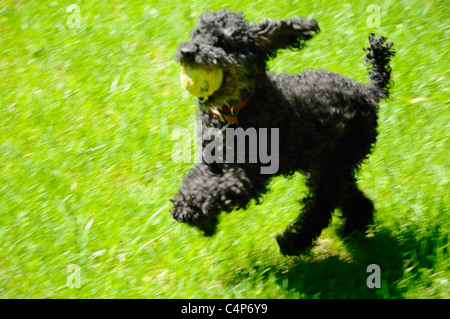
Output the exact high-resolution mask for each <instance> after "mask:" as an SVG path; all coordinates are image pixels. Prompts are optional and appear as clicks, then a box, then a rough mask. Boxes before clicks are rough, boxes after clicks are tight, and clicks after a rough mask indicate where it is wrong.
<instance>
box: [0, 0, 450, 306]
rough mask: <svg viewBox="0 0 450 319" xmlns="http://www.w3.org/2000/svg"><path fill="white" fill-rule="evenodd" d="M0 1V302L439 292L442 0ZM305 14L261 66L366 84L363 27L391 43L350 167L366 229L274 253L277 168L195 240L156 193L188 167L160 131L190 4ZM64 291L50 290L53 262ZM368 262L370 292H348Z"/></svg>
mask: <svg viewBox="0 0 450 319" xmlns="http://www.w3.org/2000/svg"><path fill="white" fill-rule="evenodd" d="M72 3H73V1H58V0H54V1H45V2H44V1H40V2H39V4H38V3H37V2H35V1H0V78H1V81H0V123H1V125H0V243H1V244H0V298H449V297H450V293H449V291H450V289H449V288H450V284H449V265H450V262H449V252H448V250H449V247H448V237H449V232H450V225H449V217H450V216H449V207H450V199H449V193H448V190H449V189H450V182H449V160H448V153H449V151H450V141H449V132H450V127H449V123H450V110H449V107H450V106H449V102H450V96H449V90H448V88H449V80H448V79H449V69H450V63H449V60H448V51H449V49H450V48H449V28H448V23H447V22H448V17H447V13H448V9H449V2H448V1H445V0H444V1H425V0H423V1H407V0H402V1H383V2H379V4H380V8H381V27H380V28H378V29H375V28H369V27H368V26H367V23H366V20H367V18H368V16H369V15H370V13H368V12H367V11H366V8H367V6H368V5H369V4H371V3H372V2H371V1H352V2H346V3H341V2H336V4H330V1H325V0H321V1H314V2H312V1H311V2H305V1H281V0H277V1H267V0H265V1H254V0H252V1H247V0H245V1H242V0H241V1H227V2H221V1H199V2H180V1H171V0H165V1H154V0H151V1H131V0H130V1H124V2H121V1H104V0H103V1H89V2H88V1H85V2H82V1H79V2H77V4H78V5H79V7H80V10H81V11H80V13H81V26H80V28H69V27H68V26H67V19H68V18H69V17H70V15H71V14H72V13H71V12H66V8H67V7H68V6H69V5H70V4H72ZM223 6H226V7H227V8H229V9H231V10H244V11H245V13H246V16H247V17H248V19H249V20H250V21H260V20H262V18H263V17H272V18H277V19H281V18H287V17H291V16H294V15H303V16H314V17H315V18H316V19H317V20H318V22H319V24H320V26H321V28H322V32H321V34H319V35H318V36H316V37H315V38H314V39H313V40H311V41H310V42H309V43H308V46H307V47H306V48H305V49H304V50H303V51H301V52H283V53H280V54H279V56H278V57H277V58H276V59H275V60H273V61H271V63H270V68H271V70H273V71H276V72H289V73H294V72H299V71H301V70H302V69H303V68H306V67H308V68H318V67H321V68H327V69H331V70H332V71H334V72H338V73H342V74H344V75H346V76H348V77H351V78H354V79H355V80H358V81H363V82H366V81H367V77H366V74H365V70H366V68H365V66H364V65H363V63H362V59H363V55H364V52H363V50H362V48H363V47H364V46H366V45H367V35H368V33H370V32H375V33H376V34H378V35H387V36H389V39H390V40H392V41H393V42H394V43H395V48H396V50H397V56H396V57H395V59H394V61H393V63H392V67H393V80H394V83H395V86H394V88H393V89H392V100H389V101H386V102H383V103H382V105H381V110H380V128H379V131H380V135H379V139H378V143H377V146H376V148H375V151H374V153H373V154H372V155H371V156H370V158H369V160H368V161H367V162H366V163H365V165H364V167H363V169H362V171H361V173H360V185H361V188H362V189H364V190H365V192H366V193H367V194H368V196H370V197H371V198H373V199H374V201H375V205H376V208H377V213H376V218H375V224H374V227H373V230H372V231H371V233H370V234H369V235H368V236H366V237H363V236H356V235H355V236H352V237H350V238H346V239H343V238H341V237H340V236H339V231H338V229H339V226H340V225H341V223H342V222H341V221H340V219H339V218H338V212H337V213H336V216H335V218H334V219H333V220H334V222H333V224H332V225H331V227H330V228H328V229H326V230H325V231H324V232H323V234H322V236H321V238H320V240H319V243H318V245H317V246H316V247H315V248H314V249H313V250H312V251H310V252H309V253H307V254H305V255H303V256H301V257H299V258H286V257H283V256H281V255H280V254H279V250H278V247H277V245H276V242H275V240H274V235H275V234H277V233H279V232H281V231H283V230H284V228H285V226H286V225H287V224H288V223H289V222H290V221H292V219H293V218H295V216H296V214H297V213H298V210H299V206H298V199H300V196H301V194H302V192H303V191H304V190H305V189H304V187H303V184H302V177H301V176H300V175H295V176H294V177H292V178H291V179H282V178H277V179H275V180H273V182H272V184H271V186H272V187H271V191H270V192H269V193H268V194H267V196H266V197H265V201H264V203H263V204H262V205H260V206H256V205H252V206H251V207H250V208H249V209H248V210H245V211H244V210H242V211H235V212H233V213H231V214H228V215H225V216H222V218H221V224H220V229H219V232H218V233H217V235H216V236H214V237H212V238H204V237H202V236H201V234H200V232H198V231H197V230H195V229H192V228H190V227H188V226H186V225H182V224H179V223H176V222H175V221H174V220H173V219H172V217H171V215H170V213H169V211H170V208H171V204H170V202H169V200H170V199H171V198H172V197H173V196H174V194H175V193H176V191H177V189H178V187H179V185H180V180H181V178H182V176H183V175H184V174H185V172H186V171H187V170H188V169H189V166H190V164H177V163H174V161H173V160H172V157H171V151H172V147H173V145H175V144H176V143H177V141H174V140H171V134H172V132H173V131H174V130H175V129H177V128H178V129H179V128H186V129H189V130H190V131H191V132H193V124H192V122H193V114H194V112H195V111H194V107H193V99H192V97H191V96H189V95H188V94H187V93H186V92H183V91H182V89H181V87H180V83H179V69H178V67H177V66H176V65H175V63H174V59H173V56H174V52H175V49H176V46H177V44H178V43H180V42H183V41H187V40H188V39H189V30H190V29H191V28H192V27H193V26H194V25H195V23H196V21H197V19H198V17H199V15H200V14H201V13H202V12H203V11H204V10H206V9H219V8H221V7H223ZM71 264H75V265H77V266H79V267H80V268H79V269H80V274H81V286H80V288H69V287H67V285H66V284H67V281H68V276H69V275H71V273H70V272H67V267H68V265H71ZM369 264H378V265H379V266H380V268H381V279H382V287H381V288H380V289H369V288H367V286H366V278H367V277H368V275H369V274H368V273H366V268H367V266H368V265H369Z"/></svg>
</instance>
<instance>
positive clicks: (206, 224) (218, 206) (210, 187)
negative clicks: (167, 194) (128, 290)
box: [172, 163, 258, 236]
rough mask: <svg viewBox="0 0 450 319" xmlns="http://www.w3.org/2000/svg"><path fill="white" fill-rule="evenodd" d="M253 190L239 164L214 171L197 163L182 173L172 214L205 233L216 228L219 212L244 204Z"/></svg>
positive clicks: (254, 187) (228, 210) (254, 193)
mask: <svg viewBox="0 0 450 319" xmlns="http://www.w3.org/2000/svg"><path fill="white" fill-rule="evenodd" d="M257 189H258V187H257V185H255V183H253V182H252V180H250V178H249V177H248V176H247V174H246V172H245V171H244V170H243V169H242V168H240V167H232V168H228V169H224V170H221V171H219V172H217V171H216V170H214V169H212V168H211V166H208V165H206V164H204V163H199V164H197V165H195V166H194V167H192V168H191V170H190V171H189V172H188V174H187V175H186V176H185V178H184V180H183V183H182V185H181V189H180V191H179V192H178V194H177V196H176V197H175V199H173V200H172V202H173V204H174V207H173V209H172V215H173V217H174V218H175V219H176V220H178V221H180V222H184V223H188V224H190V225H192V226H195V227H197V228H199V229H200V230H202V231H203V232H204V233H205V235H207V236H209V235H212V234H214V233H215V231H216V226H217V223H218V215H219V214H220V212H222V211H225V212H230V211H232V210H233V209H234V208H238V207H244V206H245V205H246V204H247V203H248V202H249V201H250V199H251V198H255V197H257V195H258V193H257Z"/></svg>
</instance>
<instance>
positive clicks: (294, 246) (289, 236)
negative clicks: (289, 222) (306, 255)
mask: <svg viewBox="0 0 450 319" xmlns="http://www.w3.org/2000/svg"><path fill="white" fill-rule="evenodd" d="M276 240H277V243H278V246H279V247H280V252H281V253H282V254H283V255H285V256H298V255H300V254H301V253H303V252H305V251H306V250H307V249H308V248H310V247H311V246H312V244H313V241H312V239H307V238H306V237H305V238H303V236H301V235H299V234H298V233H294V232H291V231H289V230H286V231H285V232H284V233H283V234H281V235H278V236H277V237H276Z"/></svg>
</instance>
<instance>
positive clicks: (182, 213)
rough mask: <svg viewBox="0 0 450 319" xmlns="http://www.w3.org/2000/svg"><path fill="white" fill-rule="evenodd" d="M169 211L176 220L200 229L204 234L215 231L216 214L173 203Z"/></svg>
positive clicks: (210, 233)
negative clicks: (208, 213) (207, 213)
mask: <svg viewBox="0 0 450 319" xmlns="http://www.w3.org/2000/svg"><path fill="white" fill-rule="evenodd" d="M171 213H172V216H173V218H175V219H176V220H177V221H179V222H181V223H186V224H189V225H191V226H194V227H196V228H198V229H200V230H201V231H203V234H204V235H205V236H212V235H214V234H215V232H216V229H217V223H218V219H217V216H212V215H209V216H208V215H205V214H204V213H203V212H202V211H201V210H200V209H199V208H198V207H195V206H186V205H175V206H174V208H173V209H172V211H171Z"/></svg>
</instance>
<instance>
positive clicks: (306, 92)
mask: <svg viewBox="0 0 450 319" xmlns="http://www.w3.org/2000/svg"><path fill="white" fill-rule="evenodd" d="M319 31H320V29H319V26H318V24H317V22H316V21H315V20H314V19H305V18H292V19H287V20H280V21H275V20H271V19H264V20H263V21H262V22H261V23H257V24H250V23H248V22H247V21H246V20H245V19H244V17H243V15H242V13H233V12H229V11H227V10H220V11H218V12H207V13H205V14H203V15H202V16H201V18H200V22H199V23H198V25H197V26H196V27H195V29H194V30H193V34H192V39H191V40H190V41H189V42H186V43H182V44H180V45H179V47H178V49H177V53H176V61H177V62H178V63H179V64H180V65H181V66H182V67H183V68H185V70H186V69H187V70H191V72H192V75H191V74H188V75H187V76H188V77H189V76H191V77H192V78H189V79H188V80H192V81H193V74H194V71H195V70H199V69H201V68H203V70H209V71H204V73H201V74H200V75H202V74H203V75H204V81H205V83H204V84H205V85H206V87H205V88H204V90H203V91H204V92H205V93H204V94H201V93H193V94H194V95H196V96H197V98H196V101H197V104H198V130H197V135H198V137H199V141H200V146H201V147H202V148H201V150H202V151H201V152H200V161H199V163H197V164H196V165H194V166H193V167H192V169H191V170H190V171H189V172H188V174H187V175H186V176H185V178H184V180H183V183H182V185H181V189H180V191H179V193H178V194H177V196H176V197H175V199H173V200H172V202H173V204H174V207H173V209H172V215H173V217H174V218H175V219H177V220H178V221H180V222H184V223H188V224H190V225H193V226H196V227H198V228H199V229H201V230H203V231H204V233H205V235H212V234H214V232H215V231H216V226H217V223H218V215H219V214H220V212H222V211H225V212H230V211H232V210H233V209H235V208H244V207H247V205H248V203H249V202H250V201H251V199H256V202H259V199H260V198H261V196H262V194H263V193H264V192H266V191H267V188H268V184H269V180H270V178H271V177H272V176H276V175H285V176H288V175H291V174H293V173H294V172H296V171H299V172H301V173H303V174H304V175H305V176H306V184H307V186H308V188H309V193H308V195H307V196H306V197H305V198H303V199H302V200H301V203H302V206H303V209H302V213H301V214H300V215H299V217H298V218H297V219H296V220H295V221H294V222H293V223H292V224H291V225H289V226H288V227H287V229H286V231H285V232H284V233H283V234H281V235H279V236H277V241H278V244H279V246H280V249H281V252H282V253H283V254H286V255H298V254H300V253H301V252H302V251H303V250H305V249H306V248H309V247H310V246H311V245H312V244H313V243H314V241H315V240H316V238H317V237H318V236H319V235H320V233H321V231H322V229H323V228H325V227H326V226H327V225H328V223H329V221H330V219H331V215H332V212H333V210H334V209H335V208H339V209H341V210H342V213H343V216H344V217H345V218H346V222H345V226H344V231H345V232H346V233H350V232H352V231H355V230H363V229H365V227H366V226H367V225H368V224H369V223H370V222H371V221H372V218H373V211H374V206H373V204H372V201H371V200H370V199H368V198H367V197H366V196H365V195H364V194H363V193H362V192H361V191H360V190H359V189H358V186H357V183H356V178H355V174H356V172H357V170H358V168H359V166H360V164H361V162H362V161H363V160H364V159H365V158H367V156H368V155H369V154H370V152H371V150H372V147H373V145H374V143H375V141H376V137H377V111H378V102H379V101H380V100H381V99H385V98H387V97H388V94H389V93H388V89H389V87H390V83H389V81H390V71H391V69H390V67H389V61H390V59H391V57H392V56H393V55H394V53H395V51H394V50H393V49H391V47H392V43H386V42H385V40H386V39H385V38H384V37H379V38H376V37H374V35H373V34H370V35H369V42H370V46H369V47H367V48H365V50H366V51H368V53H367V56H366V59H365V61H366V62H367V64H368V65H369V71H368V75H369V78H370V83H368V84H361V83H356V82H355V81H353V80H350V79H348V78H346V77H344V76H342V75H339V74H335V73H331V72H330V71H325V70H308V71H304V72H303V73H300V74H295V75H290V74H273V73H270V72H268V71H267V61H268V60H269V59H270V58H273V57H275V56H276V54H277V51H278V50H279V49H285V48H291V49H300V48H302V47H303V46H304V45H305V41H306V40H309V39H311V38H312V36H313V35H314V34H315V33H317V32H319ZM211 70H215V72H216V71H217V70H219V71H220V77H219V76H217V77H216V78H218V79H217V80H216V82H217V81H219V84H217V83H216V84H215V86H218V88H211V87H209V85H210V84H211V83H209V82H208V81H209V80H210V79H212V78H213V76H208V74H211V72H212V71H211ZM208 72H210V73H208ZM216 73H217V72H216ZM205 74H206V75H205ZM216 78H214V79H216ZM220 81H221V82H220ZM191 85H192V86H194V85H196V83H191ZM187 86H189V85H187ZM187 88H188V89H189V87H187ZM191 92H194V90H191ZM229 130H231V134H229V132H228V131H229ZM268 130H270V133H271V134H269V132H268ZM211 132H212V133H211ZM221 132H222V133H223V134H222V135H221V136H218V135H220V133H221ZM218 133H219V134H218ZM233 133H234V135H233ZM207 136H209V138H207ZM242 136H243V139H244V142H245V140H248V143H247V144H248V145H247V144H245V143H244V144H242V143H241V144H239V143H237V146H238V148H237V150H235V152H237V160H236V156H226V157H225V156H223V153H221V154H219V155H218V154H217V153H219V152H224V150H225V149H227V148H228V147H229V145H231V146H233V145H234V144H236V143H234V141H229V140H227V138H228V139H230V138H231V139H233V140H234V139H235V138H237V139H239V138H240V137H242ZM255 138H256V140H258V141H259V144H258V143H257V142H256V140H255ZM218 142H220V143H222V144H224V143H225V145H226V146H225V147H219V146H218V145H219V144H220V143H218ZM229 142H231V143H229ZM241 142H242V138H241ZM212 143H213V145H215V146H217V147H215V149H214V153H215V154H214V155H211V154H212V153H213V152H211V144H212ZM255 146H259V147H260V148H264V149H265V151H266V153H267V154H269V153H270V154H271V156H272V159H273V162H274V163H272V164H273V165H272V166H273V167H272V168H273V169H272V170H269V169H267V165H268V163H267V158H262V157H263V156H261V154H260V158H258V157H257V156H253V157H252V156H251V155H252V151H253V153H254V151H255ZM206 150H209V151H210V152H209V153H208V152H205V151H206ZM227 151H228V149H227ZM208 154H209V155H208ZM242 154H244V155H243V157H241V158H239V156H240V155H242ZM227 155H228V154H227ZM234 155H236V154H234ZM253 155H254V154H253ZM211 158H213V159H215V160H211ZM255 158H256V160H255ZM239 159H240V160H239ZM263 159H264V161H263ZM275 162H276V163H275ZM264 167H265V168H266V170H265V171H264V170H263V168H264ZM299 196H300V194H299ZM280 213H282V212H280Z"/></svg>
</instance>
